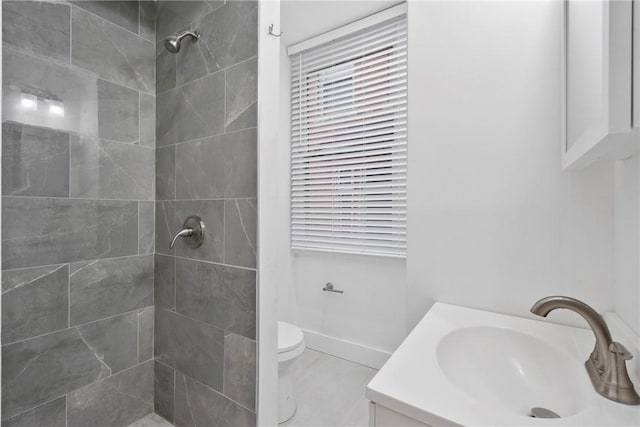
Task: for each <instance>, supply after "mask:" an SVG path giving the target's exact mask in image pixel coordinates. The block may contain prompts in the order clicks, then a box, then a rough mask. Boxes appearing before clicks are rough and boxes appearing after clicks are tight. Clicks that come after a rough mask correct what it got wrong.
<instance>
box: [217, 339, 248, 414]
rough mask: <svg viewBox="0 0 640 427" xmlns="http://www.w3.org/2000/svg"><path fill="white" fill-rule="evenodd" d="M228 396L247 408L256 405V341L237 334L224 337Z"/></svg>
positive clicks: (224, 388) (225, 383)
mask: <svg viewBox="0 0 640 427" xmlns="http://www.w3.org/2000/svg"><path fill="white" fill-rule="evenodd" d="M223 391H224V394H225V395H226V396H229V397H230V398H231V399H233V400H235V401H236V402H238V403H239V404H241V405H242V406H244V407H245V408H248V409H251V410H252V411H255V407H256V342H255V341H252V340H250V339H247V338H244V337H241V336H239V335H235V334H226V335H225V337H224V386H223Z"/></svg>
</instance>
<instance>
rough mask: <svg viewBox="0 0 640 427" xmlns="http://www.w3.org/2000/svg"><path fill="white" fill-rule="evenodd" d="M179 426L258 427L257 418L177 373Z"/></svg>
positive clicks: (177, 418)
mask: <svg viewBox="0 0 640 427" xmlns="http://www.w3.org/2000/svg"><path fill="white" fill-rule="evenodd" d="M175 424H176V425H178V426H181V427H197V426H235V427H252V426H255V425H256V414H254V413H253V412H251V411H249V410H248V409H245V408H243V407H242V406H240V405H238V404H237V403H235V402H233V401H231V400H229V399H227V398H226V397H225V396H224V395H222V394H220V393H218V392H216V391H215V390H212V389H210V388H209V387H207V386H205V385H203V384H201V383H199V382H197V381H194V380H193V379H192V378H189V377H188V376H186V375H183V374H180V373H176V391H175Z"/></svg>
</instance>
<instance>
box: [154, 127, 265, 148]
mask: <svg viewBox="0 0 640 427" xmlns="http://www.w3.org/2000/svg"><path fill="white" fill-rule="evenodd" d="M250 130H256V131H257V130H258V128H257V127H256V126H251V127H248V128H244V129H237V130H234V131H231V132H221V133H216V134H213V135H208V136H202V137H200V138H194V139H187V140H185V141H180V142H172V143H171V144H165V145H161V146H159V147H156V148H164V147H171V146H172V145H181V144H188V143H190V142H205V141H206V140H207V139H213V138H218V137H221V136H225V135H235V134H236V133H241V132H246V131H250ZM216 142H218V141H216Z"/></svg>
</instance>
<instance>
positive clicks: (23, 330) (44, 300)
mask: <svg viewBox="0 0 640 427" xmlns="http://www.w3.org/2000/svg"><path fill="white" fill-rule="evenodd" d="M68 280H69V266H68V265H67V264H64V265H54V266H48V267H34V268H26V269H20V270H7V271H3V272H2V343H3V344H8V343H11V342H14V341H18V340H23V339H26V338H31V337H35V336H37V335H42V334H46V333H47V332H53V331H57V330H60V329H64V328H66V327H67V326H68V320H69V300H68V294H69V292H68Z"/></svg>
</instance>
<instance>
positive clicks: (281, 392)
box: [278, 321, 305, 423]
mask: <svg viewBox="0 0 640 427" xmlns="http://www.w3.org/2000/svg"><path fill="white" fill-rule="evenodd" d="M304 349H305V346H304V335H303V334H302V329H300V328H298V327H297V326H294V325H292V324H290V323H286V322H280V321H279V322H278V423H283V422H285V421H287V420H288V419H290V418H291V417H292V416H293V414H294V413H295V412H296V399H295V397H294V396H293V381H292V377H291V369H290V367H291V364H292V363H293V361H294V360H295V359H296V358H297V357H298V356H300V355H301V354H302V353H304Z"/></svg>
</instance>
